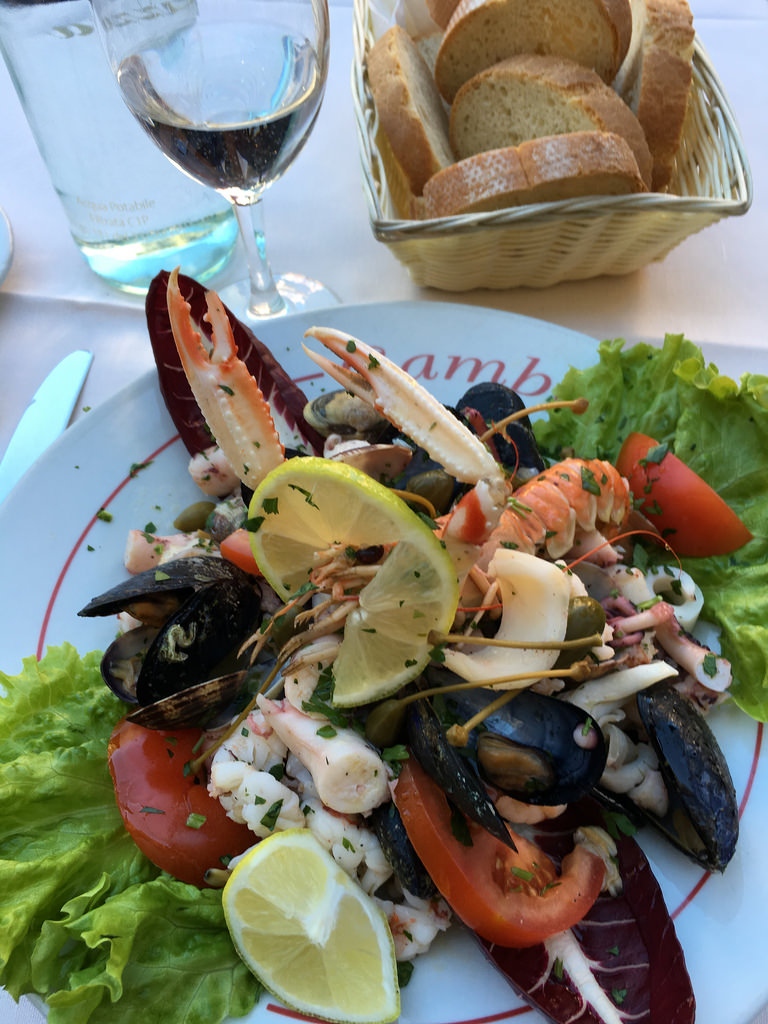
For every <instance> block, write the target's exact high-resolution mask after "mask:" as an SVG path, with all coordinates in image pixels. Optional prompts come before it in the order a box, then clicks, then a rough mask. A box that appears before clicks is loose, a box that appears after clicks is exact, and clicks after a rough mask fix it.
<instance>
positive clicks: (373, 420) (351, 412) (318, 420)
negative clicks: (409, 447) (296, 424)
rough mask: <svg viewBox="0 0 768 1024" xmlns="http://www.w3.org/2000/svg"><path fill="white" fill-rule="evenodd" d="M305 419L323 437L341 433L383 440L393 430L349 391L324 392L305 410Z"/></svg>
mask: <svg viewBox="0 0 768 1024" xmlns="http://www.w3.org/2000/svg"><path fill="white" fill-rule="evenodd" d="M304 419H305V420H306V421H307V423H309V425H310V426H312V427H314V428H315V430H316V431H317V432H318V434H320V435H321V436H322V437H330V435H331V434H340V435H341V436H342V437H344V438H358V439H360V440H364V441H370V442H375V441H382V440H384V439H385V438H386V439H389V438H391V437H392V436H393V435H394V433H395V428H394V427H393V426H392V424H391V423H390V422H389V420H388V419H386V418H385V417H384V416H382V415H381V413H379V412H377V411H376V410H375V409H374V408H373V406H372V405H369V404H368V402H365V401H363V399H362V398H358V397H357V396H356V395H352V394H350V393H349V392H348V391H326V392H324V393H323V394H322V395H318V397H317V398H313V399H312V401H311V402H307V404H306V406H305V407H304Z"/></svg>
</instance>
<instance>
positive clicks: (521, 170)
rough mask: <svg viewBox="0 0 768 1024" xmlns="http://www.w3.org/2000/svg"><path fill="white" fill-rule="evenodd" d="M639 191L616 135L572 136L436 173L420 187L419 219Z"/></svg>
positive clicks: (480, 156) (627, 152)
mask: <svg viewBox="0 0 768 1024" xmlns="http://www.w3.org/2000/svg"><path fill="white" fill-rule="evenodd" d="M644 191H646V188H645V184H644V182H643V180H642V178H641V177H640V172H639V171H638V169H637V161H636V160H635V157H634V154H633V153H632V150H631V149H630V148H629V145H628V144H627V142H626V141H625V140H624V139H623V138H622V137H621V136H620V135H613V134H611V133H609V132H596V131H593V132H573V133H569V134H567V135H551V136H549V137H547V138H541V139H532V140H531V141H529V142H524V143H522V145H520V146H509V147H507V148H505V149H494V150H491V151H490V152H487V153H477V154H476V155H475V156H470V157H467V159H466V160H460V161H459V162H458V163H456V164H454V165H453V166H452V167H446V168H444V169H443V170H442V171H438V173H437V174H436V175H435V176H434V177H432V178H430V179H429V181H428V182H427V183H426V185H425V186H424V215H425V216H426V217H450V216H454V215H456V214H462V213H481V212H485V211H489V210H501V209H504V208H505V207H508V206H521V205H523V204H524V203H543V202H552V201H556V200H558V199H571V198H574V197H577V196H589V195H626V194H628V193H631V192H644Z"/></svg>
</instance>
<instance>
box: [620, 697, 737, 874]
mask: <svg viewBox="0 0 768 1024" xmlns="http://www.w3.org/2000/svg"><path fill="white" fill-rule="evenodd" d="M637 709H638V712H639V714H640V718H641V720H642V723H643V725H644V727H645V730H646V732H647V733H648V737H649V739H650V742H651V743H652V745H653V748H654V750H655V751H656V754H657V756H658V758H659V765H660V769H661V773H662V775H663V777H664V781H665V782H666V784H667V790H668V792H669V803H670V808H669V811H668V813H667V815H666V816H665V817H664V818H663V819H658V818H656V817H654V816H651V815H649V816H648V817H649V820H651V821H652V822H653V823H654V824H655V825H656V827H657V828H659V829H661V831H662V832H663V833H664V834H665V835H666V837H667V838H668V839H669V840H670V841H671V842H672V843H674V844H675V846H677V847H678V848H679V849H681V850H683V851H684V852H685V853H687V854H688V856H689V857H691V858H692V859H693V860H695V861H696V862H697V863H699V864H701V865H702V866H703V867H705V868H707V869H708V870H709V871H722V870H723V869H724V868H725V866H726V865H727V864H728V862H729V861H730V859H731V857H733V854H734V852H735V849H736V842H737V840H738V836H739V805H738V802H737V799H736V790H735V788H734V785H733V780H732V778H731V773H730V771H729V769H728V764H727V762H726V760H725V756H724V755H723V752H722V750H721V749H720V746H719V744H718V742H717V740H716V738H715V735H714V733H713V732H712V730H711V728H710V727H709V724H708V723H707V722H706V720H705V719H704V717H703V715H702V714H701V713H700V712H699V711H698V710H697V709H696V707H695V706H694V704H693V703H692V702H691V701H690V700H688V699H687V698H686V697H684V696H683V695H682V694H681V693H680V692H679V690H677V689H676V688H675V687H674V686H672V685H670V684H669V683H667V682H661V683H656V684H654V685H653V686H651V687H649V688H648V689H647V690H643V691H642V692H640V693H639V694H638V695H637Z"/></svg>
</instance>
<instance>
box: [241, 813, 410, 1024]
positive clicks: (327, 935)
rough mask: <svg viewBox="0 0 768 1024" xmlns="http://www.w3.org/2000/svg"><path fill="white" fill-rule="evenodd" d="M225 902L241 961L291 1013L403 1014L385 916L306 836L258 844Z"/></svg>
mask: <svg viewBox="0 0 768 1024" xmlns="http://www.w3.org/2000/svg"><path fill="white" fill-rule="evenodd" d="M222 901H223V907H224V916H225V919H226V922H227V927H228V928H229V932H230V935H231V936H232V941H233V942H234V944H235V948H236V949H237V951H238V953H239V955H240V957H241V958H242V959H243V961H244V962H245V964H246V965H247V966H248V968H249V969H250V970H251V971H253V973H254V974H255V975H256V976H257V977H258V978H259V980H260V981H261V982H262V984H263V985H264V987H265V988H266V989H268V990H269V991H270V992H271V993H272V994H273V995H274V996H275V997H276V998H278V999H280V1000H281V1001H282V1002H284V1003H285V1004H286V1005H287V1006H290V1007H291V1008H292V1009H295V1010H298V1011H300V1012H301V1013H307V1014H312V1015H313V1016H319V1017H323V1018H325V1019H327V1020H331V1021H344V1022H345V1021H355V1022H360V1024H364V1022H381V1024H384V1022H386V1021H393V1020H395V1019H396V1018H397V1016H398V1015H399V1013H400V992H399V988H398V984H397V964H396V962H395V952H394V945H393V942H392V935H391V932H390V930H389V925H388V924H387V919H386V917H385V916H384V913H383V911H382V910H381V909H380V908H379V907H378V906H377V904H376V903H375V902H374V901H373V900H372V899H371V898H370V897H369V896H367V895H366V894H365V893H364V892H363V890H362V889H361V888H360V887H359V886H358V885H357V884H356V883H355V882H354V881H353V880H352V879H351V878H350V877H349V876H348V875H347V874H346V872H345V871H343V870H342V868H340V867H339V866H338V865H337V864H336V863H335V862H334V860H333V858H332V857H331V855H330V854H329V853H328V852H327V851H326V850H324V849H323V847H322V846H321V845H320V843H319V842H318V841H317V839H315V837H314V836H313V835H312V833H311V832H309V831H308V830H307V829H289V830H287V831H285V832H276V833H274V834H273V835H271V836H268V837H267V838H266V839H263V840H261V842H259V843H257V845H256V846H254V847H253V849H251V850H250V851H249V852H248V853H247V854H246V855H245V856H244V857H243V859H242V860H241V861H239V863H238V864H237V866H236V867H235V869H234V871H233V872H232V874H231V876H230V878H229V880H228V881H227V884H226V886H225V887H224V891H223V894H222Z"/></svg>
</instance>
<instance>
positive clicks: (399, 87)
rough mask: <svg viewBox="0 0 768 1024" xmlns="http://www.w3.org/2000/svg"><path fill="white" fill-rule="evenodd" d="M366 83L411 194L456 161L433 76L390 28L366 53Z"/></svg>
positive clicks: (400, 34) (414, 50) (418, 192)
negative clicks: (369, 86) (368, 85)
mask: <svg viewBox="0 0 768 1024" xmlns="http://www.w3.org/2000/svg"><path fill="white" fill-rule="evenodd" d="M367 67H368V80H369V82H370V85H371V92H372V93H373V99H374V103H375V104H376V111H377V113H378V115H379V122H380V124H381V127H382V128H383V130H384V132H385V134H386V136H387V139H388V141H389V145H390V147H391V149H392V152H393V154H394V156H395V158H396V159H397V161H398V163H399V164H400V166H401V167H402V170H403V173H404V174H405V176H406V178H407V180H408V184H409V186H410V188H411V190H412V192H413V193H414V195H416V196H419V195H421V191H422V188H423V187H424V183H425V182H426V181H428V180H429V178H431V177H432V175H433V174H435V173H436V172H437V171H439V170H440V169H441V168H443V167H446V166H448V165H449V164H451V163H453V161H454V159H455V157H454V154H453V152H452V150H451V146H450V142H449V139H448V114H447V112H446V110H445V107H444V105H443V102H442V100H441V98H440V95H439V93H438V91H437V88H436V86H435V83H434V79H433V77H432V72H431V70H430V68H429V67H428V65H427V64H426V62H425V60H424V58H423V57H422V56H421V53H420V52H419V50H418V47H417V46H416V44H415V43H414V42H413V40H412V39H411V37H410V36H409V35H408V33H407V32H406V31H405V30H404V29H402V28H400V27H399V26H397V25H394V26H392V28H390V29H388V31H387V32H385V33H384V35H383V36H381V38H380V39H378V40H377V41H376V43H375V45H374V46H373V47H371V50H370V51H369V53H368V59H367Z"/></svg>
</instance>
